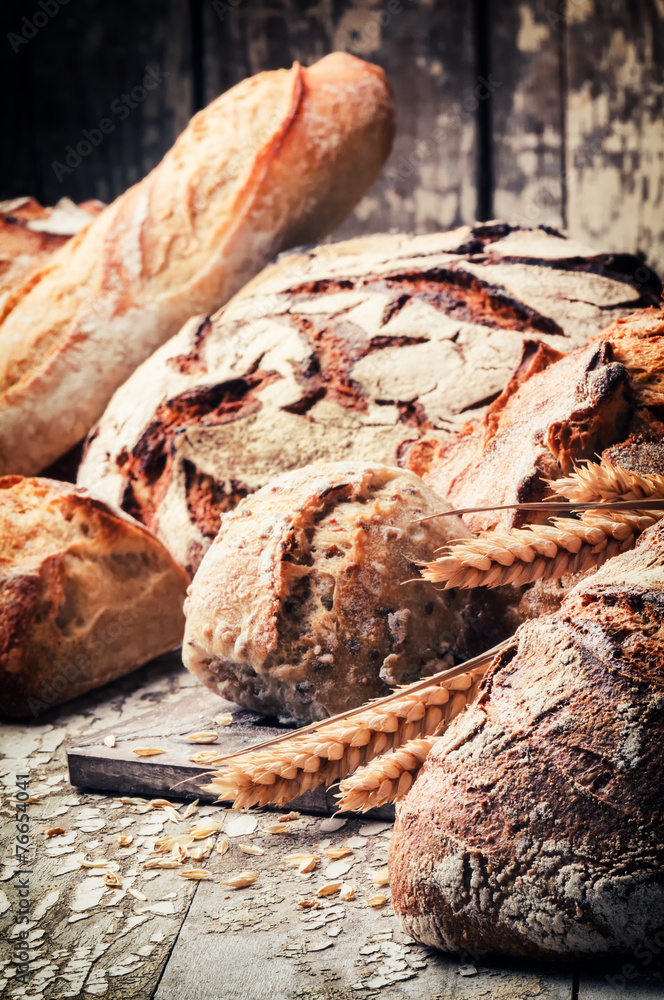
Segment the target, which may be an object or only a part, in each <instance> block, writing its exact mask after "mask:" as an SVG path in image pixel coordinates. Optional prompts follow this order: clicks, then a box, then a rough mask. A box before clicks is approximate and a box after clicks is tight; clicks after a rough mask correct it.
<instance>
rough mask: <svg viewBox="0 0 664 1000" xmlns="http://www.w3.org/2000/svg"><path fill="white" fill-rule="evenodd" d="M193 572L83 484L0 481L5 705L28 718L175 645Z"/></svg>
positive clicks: (0, 691)
mask: <svg viewBox="0 0 664 1000" xmlns="http://www.w3.org/2000/svg"><path fill="white" fill-rule="evenodd" d="M186 585H187V577H186V575H185V574H184V573H183V571H182V570H181V569H180V568H179V567H178V566H177V564H176V563H175V562H174V560H173V559H172V558H171V556H170V555H169V554H168V552H167V551H166V549H165V548H164V547H163V545H162V544H161V543H160V542H159V541H158V540H157V539H156V538H155V537H154V536H153V535H152V534H151V533H150V532H149V531H148V530H147V529H146V528H144V527H143V526H142V525H140V524H138V523H137V522H136V521H134V519H133V518H131V517H128V516H127V515H126V514H124V513H122V512H121V511H116V510H113V509H112V508H111V507H109V506H108V504H106V503H104V502H103V501H101V500H97V499H95V498H94V497H92V496H90V494H89V493H88V492H87V491H86V490H84V489H81V488H80V487H75V486H72V485H70V484H68V483H59V482H55V481H53V480H49V479H24V478H22V477H20V476H6V477H4V478H2V479H0V712H1V713H2V714H5V715H10V716H19V717H20V716H30V715H37V714H39V713H40V712H43V711H46V709H48V708H51V707H52V706H54V705H58V704H60V703H61V702H63V701H66V700H68V699H69V698H73V697H75V696H76V695H79V694H83V693H84V692H85V691H89V690H90V689H91V688H94V687H98V686H99V685H100V684H104V683H106V681H109V680H113V679H114V678H116V677H120V676H122V675H123V674H126V673H129V672H130V671H131V670H134V669H135V668H136V667H138V666H140V665H141V664H142V663H145V661H146V660H149V659H151V658H152V657H154V656H157V655H159V654H161V653H164V652H166V651H167V650H169V649H173V648H174V647H176V646H178V645H179V644H180V642H181V640H182V633H183V630H184V615H183V610H182V608H183V603H184V598H185V591H186Z"/></svg>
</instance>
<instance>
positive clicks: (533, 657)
mask: <svg viewBox="0 0 664 1000" xmlns="http://www.w3.org/2000/svg"><path fill="white" fill-rule="evenodd" d="M663 754H664V525H662V524H659V525H655V526H654V527H653V528H651V529H650V530H649V531H648V532H646V533H645V534H644V535H643V537H642V538H641V540H640V542H639V544H638V546H637V548H636V549H635V550H634V551H631V552H626V553H624V554H623V555H621V556H617V557H616V558H614V559H611V560H610V561H609V562H607V564H606V565H605V566H604V567H603V568H602V569H600V570H599V571H598V572H597V574H596V575H595V576H594V577H592V578H590V579H588V580H585V581H583V582H582V583H581V584H579V585H578V586H577V587H576V588H575V589H574V590H573V591H571V592H570V593H569V595H568V596H567V597H566V599H565V600H564V602H563V604H562V606H561V608H560V610H559V611H558V612H557V613H556V614H554V615H551V616H549V617H544V618H540V619H539V620H537V621H531V622H528V623H526V624H524V625H522V626H521V628H520V629H519V631H518V632H517V634H516V637H515V639H514V641H513V642H512V644H511V645H510V646H509V647H508V649H507V650H505V651H504V652H503V653H501V654H500V655H499V656H498V657H497V660H496V661H495V662H494V665H493V666H492V668H491V669H490V671H489V674H488V675H487V678H486V679H485V682H484V687H483V692H482V694H481V696H480V698H479V700H478V702H476V703H475V705H473V706H472V708H470V709H469V710H468V711H467V712H466V713H465V714H464V715H462V716H459V717H458V718H457V719H456V720H455V722H454V723H453V724H452V726H451V727H450V729H449V730H448V731H447V732H446V733H445V735H444V736H443V737H442V738H441V739H440V740H439V741H438V742H437V744H436V746H435V747H434V749H433V751H432V753H431V755H430V757H429V758H428V760H427V761H426V763H425V765H424V768H423V771H422V772H421V774H420V776H419V777H418V779H417V781H416V782H415V784H414V786H413V788H412V790H411V792H410V793H409V795H408V796H407V798H406V799H405V800H404V802H403V804H402V806H401V807H400V809H399V810H398V821H397V826H396V830H395V835H394V838H393V840H392V845H391V848H390V859H389V865H390V883H391V886H392V891H393V899H394V906H395V910H396V912H397V914H398V916H399V918H400V920H401V922H402V924H403V925H404V927H405V928H406V929H407V930H408V932H409V933H410V934H412V935H413V936H414V937H416V938H417V939H418V940H419V941H422V942H423V943H425V944H429V945H434V946H436V947H438V948H442V949H444V950H446V951H468V952H470V953H471V954H475V953H477V954H480V953H487V952H489V953H491V952H494V953H495V952H502V953H506V954H510V955H523V956H528V957H531V958H534V957H553V956H559V955H568V956H570V955H576V956H581V955H596V954H601V953H606V952H621V951H623V952H627V951H628V950H631V949H633V948H635V947H636V946H637V945H639V944H641V943H643V942H644V941H646V940H648V938H649V936H650V935H652V934H653V933H654V932H655V931H657V930H659V929H661V927H662V926H664V778H663V774H662V759H663Z"/></svg>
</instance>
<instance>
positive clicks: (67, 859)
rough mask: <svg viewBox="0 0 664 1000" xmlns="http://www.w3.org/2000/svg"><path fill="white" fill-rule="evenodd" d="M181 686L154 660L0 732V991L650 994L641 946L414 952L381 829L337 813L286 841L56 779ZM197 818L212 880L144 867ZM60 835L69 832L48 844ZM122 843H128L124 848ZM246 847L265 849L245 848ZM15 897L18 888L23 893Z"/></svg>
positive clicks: (218, 998)
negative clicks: (600, 954)
mask: <svg viewBox="0 0 664 1000" xmlns="http://www.w3.org/2000/svg"><path fill="white" fill-rule="evenodd" d="M195 686H196V682H195V680H194V678H193V677H191V676H190V675H189V674H187V673H186V671H184V669H182V668H178V667H176V668H175V669H174V668H173V667H172V665H168V664H165V663H163V662H162V663H157V664H154V665H152V666H150V667H147V668H144V669H143V670H141V671H138V672H137V673H135V674H134V675H132V676H131V677H129V678H126V679H125V680H123V681H121V682H118V683H116V684H113V685H109V686H108V687H106V688H104V689H102V690H101V691H97V692H93V693H92V694H90V695H88V696H86V697H85V698H81V699H78V700H77V701H76V702H73V703H71V704H69V705H66V706H63V707H62V708H61V709H59V710H55V711H53V712H51V713H49V714H48V715H45V716H43V717H41V718H39V719H37V720H35V721H34V722H33V723H30V724H28V725H25V724H7V725H5V726H4V727H3V728H2V731H1V732H0V752H1V754H2V760H0V773H1V775H2V781H3V785H4V790H3V796H2V804H1V810H2V818H3V821H2V829H1V831H0V840H1V845H0V848H1V851H2V853H1V855H0V862H1V867H0V935H1V936H0V996H1V997H9V998H14V997H17V998H18V997H21V998H22V1000H42V998H43V1000H51V998H61V997H83V998H86V997H104V998H106V1000H116V998H118V1000H119V998H123V1000H124V998H129V997H141V998H152V997H154V998H155V1000H185V998H187V1000H189V998H196V1000H234V998H238V1000H240V998H241V1000H291V998H315V1000H352V998H358V1000H370V998H376V1000H378V998H380V1000H415V998H417V1000H438V998H440V1000H442V998H445V1000H447V998H455V1000H470V998H490V1000H500V998H505V1000H519V998H526V997H538V998H542V1000H544V998H556V1000H577V998H578V1000H600V998H601V1000H609V998H617V997H633V998H635V1000H636V998H638V1000H654V998H664V972H663V971H662V969H661V967H660V968H654V965H655V961H656V959H655V960H653V959H652V953H645V952H644V953H639V957H636V956H626V957H625V958H624V959H623V960H621V961H613V962H611V963H609V962H604V963H602V964H601V965H594V966H593V965H585V966H581V967H572V966H571V965H569V964H561V965H553V966H544V965H536V964H528V963H520V962H514V961H504V962H495V963H488V962H485V963H481V964H478V963H474V964H472V963H471V962H470V961H464V959H463V958H459V957H450V956H444V955H441V954H437V953H434V952H432V951H430V950H428V949H426V948H422V947H420V946H418V945H417V944H416V943H415V942H413V941H412V940H411V939H410V938H408V937H407V936H406V935H405V934H404V933H403V932H402V931H401V930H400V928H399V927H398V926H397V922H396V919H395V917H394V914H393V912H392V909H391V906H390V903H389V889H387V888H386V887H384V886H377V885H376V884H374V882H373V881H372V877H373V878H374V879H375V878H376V877H377V873H379V872H380V870H381V869H382V868H384V866H385V862H386V855H387V846H388V841H389V836H390V829H391V826H390V823H389V821H386V820H376V819H375V818H370V819H366V818H359V817H351V818H349V819H346V820H345V821H344V822H343V825H342V826H340V828H337V829H335V827H337V826H338V824H339V823H340V822H341V820H339V821H333V822H331V821H330V819H329V818H325V817H322V816H315V815H308V814H304V813H302V814H301V816H300V818H299V819H293V820H290V821H289V822H288V824H287V825H288V828H289V832H288V833H281V834H276V833H270V832H266V831H265V828H266V827H268V826H270V825H271V824H272V823H274V822H275V819H276V816H275V814H274V813H257V814H247V813H237V812H233V811H232V810H226V809H222V808H221V807H219V806H216V805H214V804H210V803H203V802H202V803H200V804H199V806H198V807H196V812H195V813H194V814H193V815H191V816H190V817H188V818H186V819H185V818H184V817H182V814H183V813H184V811H185V808H186V804H185V803H184V802H181V801H177V800H176V797H173V801H174V802H175V805H176V808H177V809H178V811H179V813H180V816H181V817H182V818H180V819H179V820H178V819H177V817H176V816H175V815H173V814H171V815H169V814H168V813H167V812H165V811H164V810H163V809H155V808H151V807H150V806H149V805H148V803H147V800H143V801H141V800H140V798H136V797H135V801H130V802H121V801H116V800H114V798H113V797H112V794H105V793H84V792H81V791H80V790H77V789H75V788H73V787H72V786H71V785H70V784H69V780H68V772H67V769H66V758H65V746H66V744H67V743H81V742H82V741H83V742H84V741H85V740H89V737H90V736H91V734H94V733H96V732H98V731H100V730H104V729H109V727H110V728H113V727H117V728H118V730H120V729H121V728H122V727H123V726H126V723H127V721H128V720H133V719H135V718H136V717H137V716H140V714H141V713H144V712H147V711H149V710H151V709H155V708H156V707H157V706H160V705H162V706H163V705H168V704H169V703H170V704H173V703H177V702H180V701H182V699H183V698H184V697H186V696H191V695H192V694H193V693H194V688H195ZM17 774H18V775H22V774H25V775H27V777H26V778H25V779H22V778H20V777H19V778H18V779H17ZM17 781H18V784H17ZM24 787H25V788H26V789H27V793H28V794H29V796H30V801H29V802H28V803H27V812H28V817H29V823H28V826H29V831H28V833H27V834H25V835H26V836H27V837H28V839H29V845H27V846H29V849H30V854H29V855H28V861H29V864H28V865H27V866H23V867H21V865H20V864H19V863H18V861H19V860H20V859H19V858H17V857H16V856H15V845H16V843H17V838H19V839H20V837H21V836H23V835H24V834H23V833H21V832H20V831H19V830H17V826H16V818H17V813H16V802H17V800H16V798H15V796H16V794H17V792H18V794H19V795H20V796H21V797H22V795H23V792H22V789H23V788H24ZM126 797H127V796H125V798H126ZM23 802H24V800H23ZM19 818H20V817H19ZM209 822H218V823H222V822H223V830H222V831H221V832H215V833H214V834H213V835H211V836H210V837H209V838H208V839H207V840H202V841H199V842H198V844H199V846H203V847H204V848H205V850H206V852H207V855H208V856H206V857H205V858H204V859H203V860H201V861H200V862H199V861H196V862H191V867H195V868H204V869H206V870H207V871H209V872H210V873H211V874H212V878H211V879H210V880H209V881H201V882H194V881H190V880H187V879H185V878H183V877H181V875H180V874H179V870H180V871H181V870H182V869H179V870H178V869H161V870H160V869H145V868H143V867H142V866H143V864H144V863H145V860H146V858H147V857H148V856H151V857H152V856H153V855H150V851H151V849H152V848H153V846H154V841H155V839H157V838H158V837H160V836H164V835H171V834H175V833H178V832H182V831H186V830H187V829H188V828H190V827H191V825H192V824H193V823H195V824H202V823H209ZM57 827H60V828H62V829H63V830H64V831H65V832H64V833H63V834H60V835H57V836H50V837H49V836H48V831H52V830H53V829H54V828H57ZM121 835H123V836H124V837H125V838H129V837H131V838H132V840H131V843H129V844H127V845H126V846H124V847H121V846H120V843H119V837H120V836H121ZM221 837H225V838H226V839H227V841H228V843H229V848H228V850H227V851H226V853H225V854H223V856H222V855H221V854H220V853H218V852H217V850H216V849H215V848H216V845H217V843H218V842H219V840H220V838H221ZM346 844H348V845H349V846H350V847H351V849H352V850H351V854H349V855H348V856H346V857H345V858H342V859H339V860H333V859H329V858H328V857H326V855H325V853H324V851H325V848H326V847H327V848H329V847H334V846H340V845H346ZM242 845H244V846H246V845H251V846H252V847H253V848H255V847H259V848H260V849H261V850H262V851H263V852H264V853H262V854H245V853H243V852H242V850H241V846H242ZM194 846H196V845H194ZM22 847H23V845H22V844H19V850H20V849H21V848H22ZM302 851H311V852H313V853H316V854H319V855H320V856H321V858H322V860H321V862H320V863H319V864H318V866H317V868H316V869H315V870H314V871H313V872H312V873H310V874H308V875H300V874H299V873H298V870H297V869H296V868H293V867H289V866H288V865H286V864H285V862H284V860H283V859H284V858H285V857H286V856H288V855H290V854H293V853H296V852H302ZM162 856H163V855H162ZM82 860H85V861H91V860H97V861H99V860H106V861H108V862H114V865H113V868H115V869H116V871H115V872H114V873H115V874H116V877H117V878H118V879H119V880H120V883H121V888H119V889H118V888H110V887H107V886H106V885H105V883H104V872H105V871H107V870H108V869H102V868H91V867H90V868H86V867H81V864H80V862H81V861H82ZM187 864H189V862H187ZM246 869H253V870H255V871H257V872H258V878H257V880H256V882H255V883H254V884H253V885H252V886H250V887H247V888H244V889H232V888H230V887H228V886H224V885H222V884H220V880H221V879H224V878H229V877H232V876H233V875H235V874H237V872H238V871H240V870H246ZM335 880H343V882H344V883H346V884H349V885H350V886H352V887H353V889H354V890H355V899H354V900H352V901H348V902H341V901H340V900H339V897H338V896H329V897H316V890H317V889H318V888H319V887H320V886H322V885H325V884H327V883H329V882H330V881H335ZM26 891H27V892H28V893H29V896H28V897H25V896H21V895H20V893H21V892H23V893H25V892H26ZM380 894H383V895H385V896H386V897H387V901H386V903H385V904H384V905H383V906H379V907H372V906H370V905H369V904H368V900H369V899H371V898H372V897H375V896H377V895H380ZM25 898H27V899H29V903H30V906H31V910H30V922H29V923H27V924H25V923H19V922H18V920H19V918H20V915H21V912H22V911H21V901H22V900H23V899H25ZM299 900H309V901H311V900H317V902H318V907H317V908H313V909H309V908H302V907H300V906H299V905H298V901H299ZM26 931H27V934H28V935H29V937H28V946H29V954H28V958H29V974H28V975H27V977H26V980H25V982H24V981H22V980H21V978H20V971H21V970H20V966H17V964H16V963H15V962H14V961H13V960H12V959H13V958H14V959H17V960H21V958H22V957H23V956H22V955H21V947H22V946H23V944H24V941H25V939H23V938H21V937H20V933H21V932H23V933H25V932H26ZM648 955H650V960H648Z"/></svg>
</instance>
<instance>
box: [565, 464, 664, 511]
mask: <svg viewBox="0 0 664 1000" xmlns="http://www.w3.org/2000/svg"><path fill="white" fill-rule="evenodd" d="M549 487H550V489H551V492H552V493H553V494H555V495H556V496H563V497H566V498H567V499H568V500H570V501H572V502H576V503H584V502H592V501H597V500H604V501H606V500H618V501H620V500H622V501H625V500H645V499H647V498H650V497H652V498H653V499H655V500H662V499H664V476H656V475H650V474H649V475H641V474H640V473H638V472H632V471H631V470H630V469H626V468H625V467H624V466H622V465H614V464H613V463H610V462H607V461H605V460H604V459H602V460H601V461H600V463H599V464H597V463H594V462H588V463H587V464H586V465H579V466H576V467H575V469H574V472H573V473H572V475H571V476H564V477H563V478H561V479H552V480H549Z"/></svg>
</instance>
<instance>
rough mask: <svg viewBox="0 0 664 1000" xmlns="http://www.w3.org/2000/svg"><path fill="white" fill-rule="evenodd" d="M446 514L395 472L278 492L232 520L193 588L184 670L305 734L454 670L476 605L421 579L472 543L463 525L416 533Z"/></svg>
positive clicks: (296, 481)
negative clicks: (457, 646) (451, 550)
mask: <svg viewBox="0 0 664 1000" xmlns="http://www.w3.org/2000/svg"><path fill="white" fill-rule="evenodd" d="M441 509H445V505H444V504H441V501H440V499H439V498H438V497H437V496H436V495H435V494H434V493H433V492H432V491H431V490H429V489H427V487H426V486H424V484H423V483H422V482H421V480H419V479H418V478H417V476H414V475H412V474H411V473H409V472H403V471H402V470H400V469H395V468H390V467H388V466H383V465H372V464H369V463H363V462H339V463H330V464H321V465H319V466H308V467H306V468H304V469H298V470H296V471H294V472H289V473H286V474H284V475H282V476H280V477H278V478H277V479H275V480H273V481H272V482H271V483H270V484H269V485H268V486H265V487H264V488H263V489H261V490H259V491H258V492H257V493H254V494H253V495H252V496H250V497H247V498H246V499H245V500H243V501H242V502H241V503H240V504H239V505H238V507H236V508H235V510H233V511H231V512H229V513H228V514H226V515H224V517H223V518H222V523H221V528H220V530H219V534H218V536H217V538H216V539H215V541H214V542H213V544H212V546H211V548H210V549H209V550H208V552H207V554H206V555H205V557H204V559H203V562H202V563H201V566H200V568H199V570H198V572H197V574H196V576H195V578H194V581H193V583H192V584H191V587H190V588H189V594H188V597H187V603H186V606H185V611H186V616H187V627H186V633H185V640H184V643H183V660H184V663H185V666H187V667H188V668H189V669H190V670H191V671H192V672H193V673H194V674H196V676H197V677H199V678H200V680H202V681H203V683H205V684H206V685H207V686H208V687H210V688H211V689H212V690H214V691H217V692H218V693H219V694H221V695H222V696H223V697H226V698H229V699H230V700H232V701H237V702H239V703H240V704H241V705H245V706H246V707H248V708H252V709H254V710H257V711H261V712H266V713H273V714H276V715H279V716H282V717H286V718H291V719H296V720H298V721H300V722H308V721H311V720H313V719H321V718H325V717H326V716H328V715H333V714H335V713H337V712H341V711H344V710H345V709H348V708H352V707H355V706H357V705H360V704H362V703H363V702H365V701H367V700H369V699H370V698H374V697H377V696H380V695H385V694H388V693H389V691H390V688H391V687H394V686H395V685H397V684H401V683H408V682H409V681H412V680H416V679H417V678H419V677H420V676H421V674H422V673H423V672H424V671H426V669H427V664H428V665H429V667H432V669H434V668H435V665H436V664H437V669H443V666H444V664H443V663H441V662H440V661H441V660H442V659H443V658H444V657H445V656H446V655H447V653H448V651H449V650H450V648H451V647H452V646H453V644H454V643H455V641H456V640H457V639H458V638H459V636H460V635H461V634H462V633H463V631H464V626H463V621H462V612H463V609H464V607H465V605H466V604H467V602H468V598H467V596H466V595H465V594H463V593H456V594H452V593H451V592H449V591H447V592H441V593H437V592H436V591H433V590H432V589H431V588H428V587H427V588H426V591H427V592H426V595H424V594H423V589H422V587H423V585H422V584H421V583H418V582H417V580H412V578H413V577H416V576H417V564H418V563H419V562H421V561H422V560H423V559H425V558H427V554H429V553H431V552H432V551H433V550H434V549H435V548H436V546H437V545H442V544H444V543H445V542H447V541H448V540H449V539H450V538H451V537H453V536H458V535H459V534H460V535H462V536H464V537H465V536H466V535H467V534H468V530H467V529H466V528H465V527H464V525H463V523H462V522H461V521H460V520H459V518H456V517H445V518H440V519H435V520H430V521H424V522H421V523H415V522H416V521H417V520H418V518H421V517H424V516H427V515H429V514H433V513H436V512H438V511H440V510H441ZM409 579H411V582H410V584H408V585H406V586H403V585H402V584H404V582H405V581H407V580H409ZM425 586H426V585H425ZM432 661H433V663H434V666H432Z"/></svg>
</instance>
